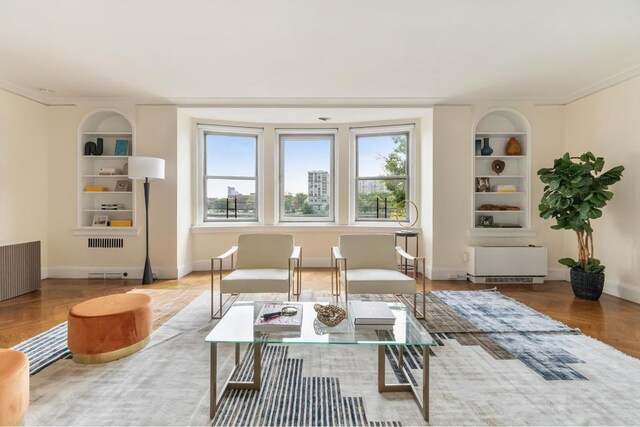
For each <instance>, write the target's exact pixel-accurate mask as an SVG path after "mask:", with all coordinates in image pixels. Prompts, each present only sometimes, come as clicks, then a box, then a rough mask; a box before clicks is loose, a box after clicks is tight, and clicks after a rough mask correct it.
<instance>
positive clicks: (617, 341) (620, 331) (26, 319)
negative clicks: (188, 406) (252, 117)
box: [0, 269, 640, 358]
mask: <svg viewBox="0 0 640 427" xmlns="http://www.w3.org/2000/svg"><path fill="white" fill-rule="evenodd" d="M302 280H303V281H302V284H303V289H309V290H329V289H330V283H331V282H330V275H329V270H328V269H305V270H304V272H303V279H302ZM492 287H493V286H485V285H475V284H473V283H470V282H464V281H429V280H428V281H427V290H463V289H489V288H492ZM497 287H498V289H499V290H500V291H501V292H502V293H504V294H505V295H508V296H510V297H511V298H514V299H516V300H518V301H520V302H522V303H523V304H526V305H528V306H529V307H531V308H533V309H535V310H537V311H539V312H542V313H545V314H546V315H548V316H550V317H552V318H553V319H556V320H558V321H560V322H563V323H565V324H567V325H569V326H571V327H574V328H579V329H580V330H581V331H582V332H583V333H584V334H586V335H589V336H591V337H594V338H596V339H599V340H601V341H603V342H605V343H607V344H609V345H611V346H613V347H615V348H617V349H618V350H620V351H622V352H624V353H627V354H629V355H631V356H634V357H638V358H640V304H635V303H632V302H629V301H625V300H622V299H619V298H615V297H612V296H609V295H606V294H605V295H603V296H602V298H601V299H600V301H596V302H594V301H585V300H581V299H578V298H576V297H574V295H573V292H572V291H571V286H570V285H569V284H568V283H567V282H547V283H545V284H542V285H520V284H519V285H511V284H507V285H498V286H497ZM136 288H143V289H147V290H148V289H157V290H158V292H154V300H155V299H156V298H159V301H158V302H159V303H162V304H163V313H162V316H160V317H161V319H162V320H161V321H163V320H166V319H168V318H169V317H171V315H173V313H176V312H177V311H179V310H180V309H181V308H182V307H184V306H185V305H186V304H188V303H189V302H190V301H191V300H193V298H195V296H197V295H198V294H199V292H193V291H203V290H208V289H209V273H208V272H196V273H192V274H189V275H188V276H185V277H183V278H181V279H178V280H162V281H158V282H155V283H154V284H153V285H148V286H143V285H140V284H139V281H138V280H84V279H75V280H70V279H47V280H44V281H43V283H42V289H41V290H40V291H37V292H32V293H30V294H27V295H22V296H20V297H17V298H13V299H10V300H8V301H3V302H0V348H7V347H11V346H13V345H15V344H18V343H19V342H22V341H24V340H26V339H28V338H30V337H32V336H35V335H37V334H39V333H41V332H43V331H46V330H47V329H49V328H51V327H53V326H55V325H57V324H59V323H60V322H63V321H65V320H66V318H67V313H68V312H69V309H70V308H71V307H72V306H73V305H75V304H77V303H79V302H82V301H84V300H87V299H90V298H95V297H98V296H103V295H109V294H115V293H124V292H128V291H130V290H132V289H136ZM161 290H170V291H178V292H167V293H164V292H160V291H161ZM156 326H157V325H156Z"/></svg>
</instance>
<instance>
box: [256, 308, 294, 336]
mask: <svg viewBox="0 0 640 427" xmlns="http://www.w3.org/2000/svg"><path fill="white" fill-rule="evenodd" d="M290 307H295V308H296V309H297V312H296V313H295V314H293V315H290V314H289V315H287V314H286V312H287V311H289V312H290V311H291V310H288V308H290ZM301 327H302V304H293V303H291V304H289V303H286V304H285V303H267V304H265V305H263V306H262V309H261V310H260V313H259V314H258V318H257V319H256V321H255V322H254V324H253V330H254V331H257V332H280V331H300V328H301Z"/></svg>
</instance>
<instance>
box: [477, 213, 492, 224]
mask: <svg viewBox="0 0 640 427" xmlns="http://www.w3.org/2000/svg"><path fill="white" fill-rule="evenodd" d="M478 224H479V225H481V226H483V227H487V226H492V225H493V215H480V217H479V218H478Z"/></svg>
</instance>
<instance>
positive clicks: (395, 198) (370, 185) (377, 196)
mask: <svg viewBox="0 0 640 427" xmlns="http://www.w3.org/2000/svg"><path fill="white" fill-rule="evenodd" d="M406 188H407V181H406V179H360V180H358V213H357V214H358V216H357V218H358V219H375V220H395V221H397V220H398V219H400V220H403V221H406V212H405V210H404V204H403V203H400V202H402V201H403V200H405V195H406Z"/></svg>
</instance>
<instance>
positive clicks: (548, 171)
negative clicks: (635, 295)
mask: <svg viewBox="0 0 640 427" xmlns="http://www.w3.org/2000/svg"><path fill="white" fill-rule="evenodd" d="M602 169H604V159H603V158H602V157H596V156H594V155H593V153H591V152H587V153H584V154H583V155H581V156H580V157H571V156H570V155H569V153H565V155H564V156H562V157H561V158H559V159H556V160H554V161H553V167H552V168H543V169H540V170H539V171H538V175H539V176H540V180H541V181H542V182H543V183H544V184H546V185H545V187H544V194H543V195H542V200H540V205H539V206H538V209H539V210H540V217H542V218H544V219H549V218H554V219H555V220H556V224H555V225H552V226H551V228H553V229H555V230H562V229H565V230H573V231H575V232H576V236H577V238H578V242H577V243H578V260H577V261H576V260H573V259H572V258H562V259H560V260H559V261H558V262H559V263H560V264H562V265H566V266H567V267H570V268H573V269H578V270H582V271H585V272H587V273H602V272H603V271H604V268H605V267H604V265H602V264H601V263H600V260H598V259H596V258H594V257H593V228H592V227H591V220H593V219H596V218H600V217H601V216H602V208H604V207H605V206H606V204H607V203H608V202H609V200H611V198H612V197H613V193H612V192H611V191H608V188H609V186H610V185H613V184H615V183H616V182H618V181H620V179H621V178H622V171H624V166H616V167H614V168H611V169H609V170H608V171H606V172H604V173H602Z"/></svg>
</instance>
